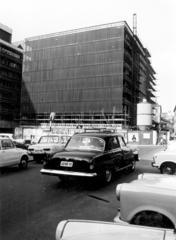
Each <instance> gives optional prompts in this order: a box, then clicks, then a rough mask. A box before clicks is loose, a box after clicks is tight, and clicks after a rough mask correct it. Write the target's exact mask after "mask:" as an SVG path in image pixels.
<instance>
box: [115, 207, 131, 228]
mask: <svg viewBox="0 0 176 240" xmlns="http://www.w3.org/2000/svg"><path fill="white" fill-rule="evenodd" d="M114 222H115V223H122V224H123V225H124V224H125V225H129V223H128V222H124V221H122V220H121V214H120V208H118V209H117V215H116V217H115V218H114Z"/></svg>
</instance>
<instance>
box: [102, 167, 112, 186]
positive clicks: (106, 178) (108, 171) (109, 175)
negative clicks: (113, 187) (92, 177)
mask: <svg viewBox="0 0 176 240" xmlns="http://www.w3.org/2000/svg"><path fill="white" fill-rule="evenodd" d="M104 181H105V183H110V182H111V181H112V170H111V169H106V171H105V173H104Z"/></svg>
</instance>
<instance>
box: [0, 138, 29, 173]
mask: <svg viewBox="0 0 176 240" xmlns="http://www.w3.org/2000/svg"><path fill="white" fill-rule="evenodd" d="M28 161H29V157H28V154H27V151H26V150H23V149H19V148H16V146H15V144H14V142H13V141H12V140H11V139H10V138H5V137H1V136H0V167H7V166H12V165H18V166H19V168H21V169H26V168H27V166H28Z"/></svg>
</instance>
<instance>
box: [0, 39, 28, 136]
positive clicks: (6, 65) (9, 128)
mask: <svg viewBox="0 0 176 240" xmlns="http://www.w3.org/2000/svg"><path fill="white" fill-rule="evenodd" d="M22 63H23V53H22V51H21V50H20V49H18V48H17V47H15V46H13V45H12V44H10V43H7V42H5V41H4V40H1V39H0V131H1V132H13V131H14V128H15V127H17V126H18V125H19V121H15V120H14V119H15V118H16V116H20V104H21V83H22Z"/></svg>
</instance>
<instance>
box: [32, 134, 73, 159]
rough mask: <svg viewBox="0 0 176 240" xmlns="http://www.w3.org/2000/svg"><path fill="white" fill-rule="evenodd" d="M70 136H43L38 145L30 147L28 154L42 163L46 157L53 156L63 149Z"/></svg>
mask: <svg viewBox="0 0 176 240" xmlns="http://www.w3.org/2000/svg"><path fill="white" fill-rule="evenodd" d="M69 138H70V136H68V135H67V136H65V135H61V134H48V135H44V136H42V137H41V138H40V139H39V141H38V143H36V144H32V145H30V146H29V147H28V154H29V155H30V156H33V158H34V160H35V161H36V162H41V161H42V160H44V158H45V157H46V156H49V155H52V154H54V153H56V152H58V151H60V150H62V149H63V147H64V146H65V144H66V142H67V140H68V139H69Z"/></svg>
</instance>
